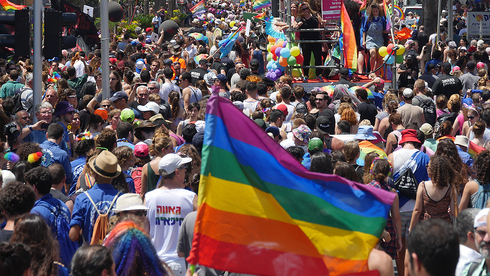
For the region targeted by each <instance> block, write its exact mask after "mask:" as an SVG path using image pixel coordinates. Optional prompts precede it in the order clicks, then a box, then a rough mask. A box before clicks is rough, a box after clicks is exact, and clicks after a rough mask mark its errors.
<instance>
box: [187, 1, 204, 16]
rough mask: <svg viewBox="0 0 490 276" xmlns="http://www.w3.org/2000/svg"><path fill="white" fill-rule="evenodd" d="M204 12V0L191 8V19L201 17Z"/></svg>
mask: <svg viewBox="0 0 490 276" xmlns="http://www.w3.org/2000/svg"><path fill="white" fill-rule="evenodd" d="M205 11H206V9H205V6H204V0H201V2H199V3H197V4H196V5H195V6H194V7H192V8H191V12H192V17H196V16H198V15H201V14H203V13H204V12H205Z"/></svg>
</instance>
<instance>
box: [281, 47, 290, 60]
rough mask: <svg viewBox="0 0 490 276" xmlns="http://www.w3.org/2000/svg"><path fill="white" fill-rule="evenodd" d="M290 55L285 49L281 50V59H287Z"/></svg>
mask: <svg viewBox="0 0 490 276" xmlns="http://www.w3.org/2000/svg"><path fill="white" fill-rule="evenodd" d="M290 55H291V52H290V51H289V49H287V48H282V50H281V57H283V58H288V57H289V56H290Z"/></svg>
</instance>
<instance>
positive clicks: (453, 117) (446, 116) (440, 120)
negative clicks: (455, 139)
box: [434, 112, 459, 133]
mask: <svg viewBox="0 0 490 276" xmlns="http://www.w3.org/2000/svg"><path fill="white" fill-rule="evenodd" d="M457 117H458V114H457V113H455V112H451V113H444V114H441V115H440V116H439V117H437V121H436V124H435V125H434V133H437V132H438V131H439V127H440V126H441V125H442V123H444V122H445V121H450V122H451V124H453V123H454V121H455V120H456V118H457ZM458 132H459V130H458Z"/></svg>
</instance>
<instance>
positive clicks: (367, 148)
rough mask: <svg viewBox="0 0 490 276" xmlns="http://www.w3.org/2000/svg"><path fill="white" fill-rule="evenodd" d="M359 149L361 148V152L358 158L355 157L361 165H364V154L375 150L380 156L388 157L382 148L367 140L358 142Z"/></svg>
mask: <svg viewBox="0 0 490 276" xmlns="http://www.w3.org/2000/svg"><path fill="white" fill-rule="evenodd" d="M359 149H360V150H361V152H360V154H359V159H357V160H358V164H359V163H361V164H360V165H361V166H364V159H365V158H366V155H367V154H368V153H370V152H373V151H374V152H376V153H377V154H378V155H379V157H380V158H385V157H388V156H387V155H386V152H384V150H382V149H380V148H379V147H377V146H376V145H375V144H373V143H371V142H369V141H361V142H359ZM360 160H362V162H360ZM369 166H371V164H369Z"/></svg>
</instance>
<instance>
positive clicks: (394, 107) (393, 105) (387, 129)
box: [378, 99, 399, 140]
mask: <svg viewBox="0 0 490 276" xmlns="http://www.w3.org/2000/svg"><path fill="white" fill-rule="evenodd" d="M398 107H399V104H398V101H397V100H396V99H393V100H389V101H387V103H386V110H387V113H388V116H386V117H384V118H383V119H381V121H380V123H379V129H378V132H379V134H381V136H383V138H384V139H385V140H386V139H387V138H388V134H390V133H391V132H392V131H393V127H392V126H391V123H390V115H393V114H396V113H397V112H398Z"/></svg>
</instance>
